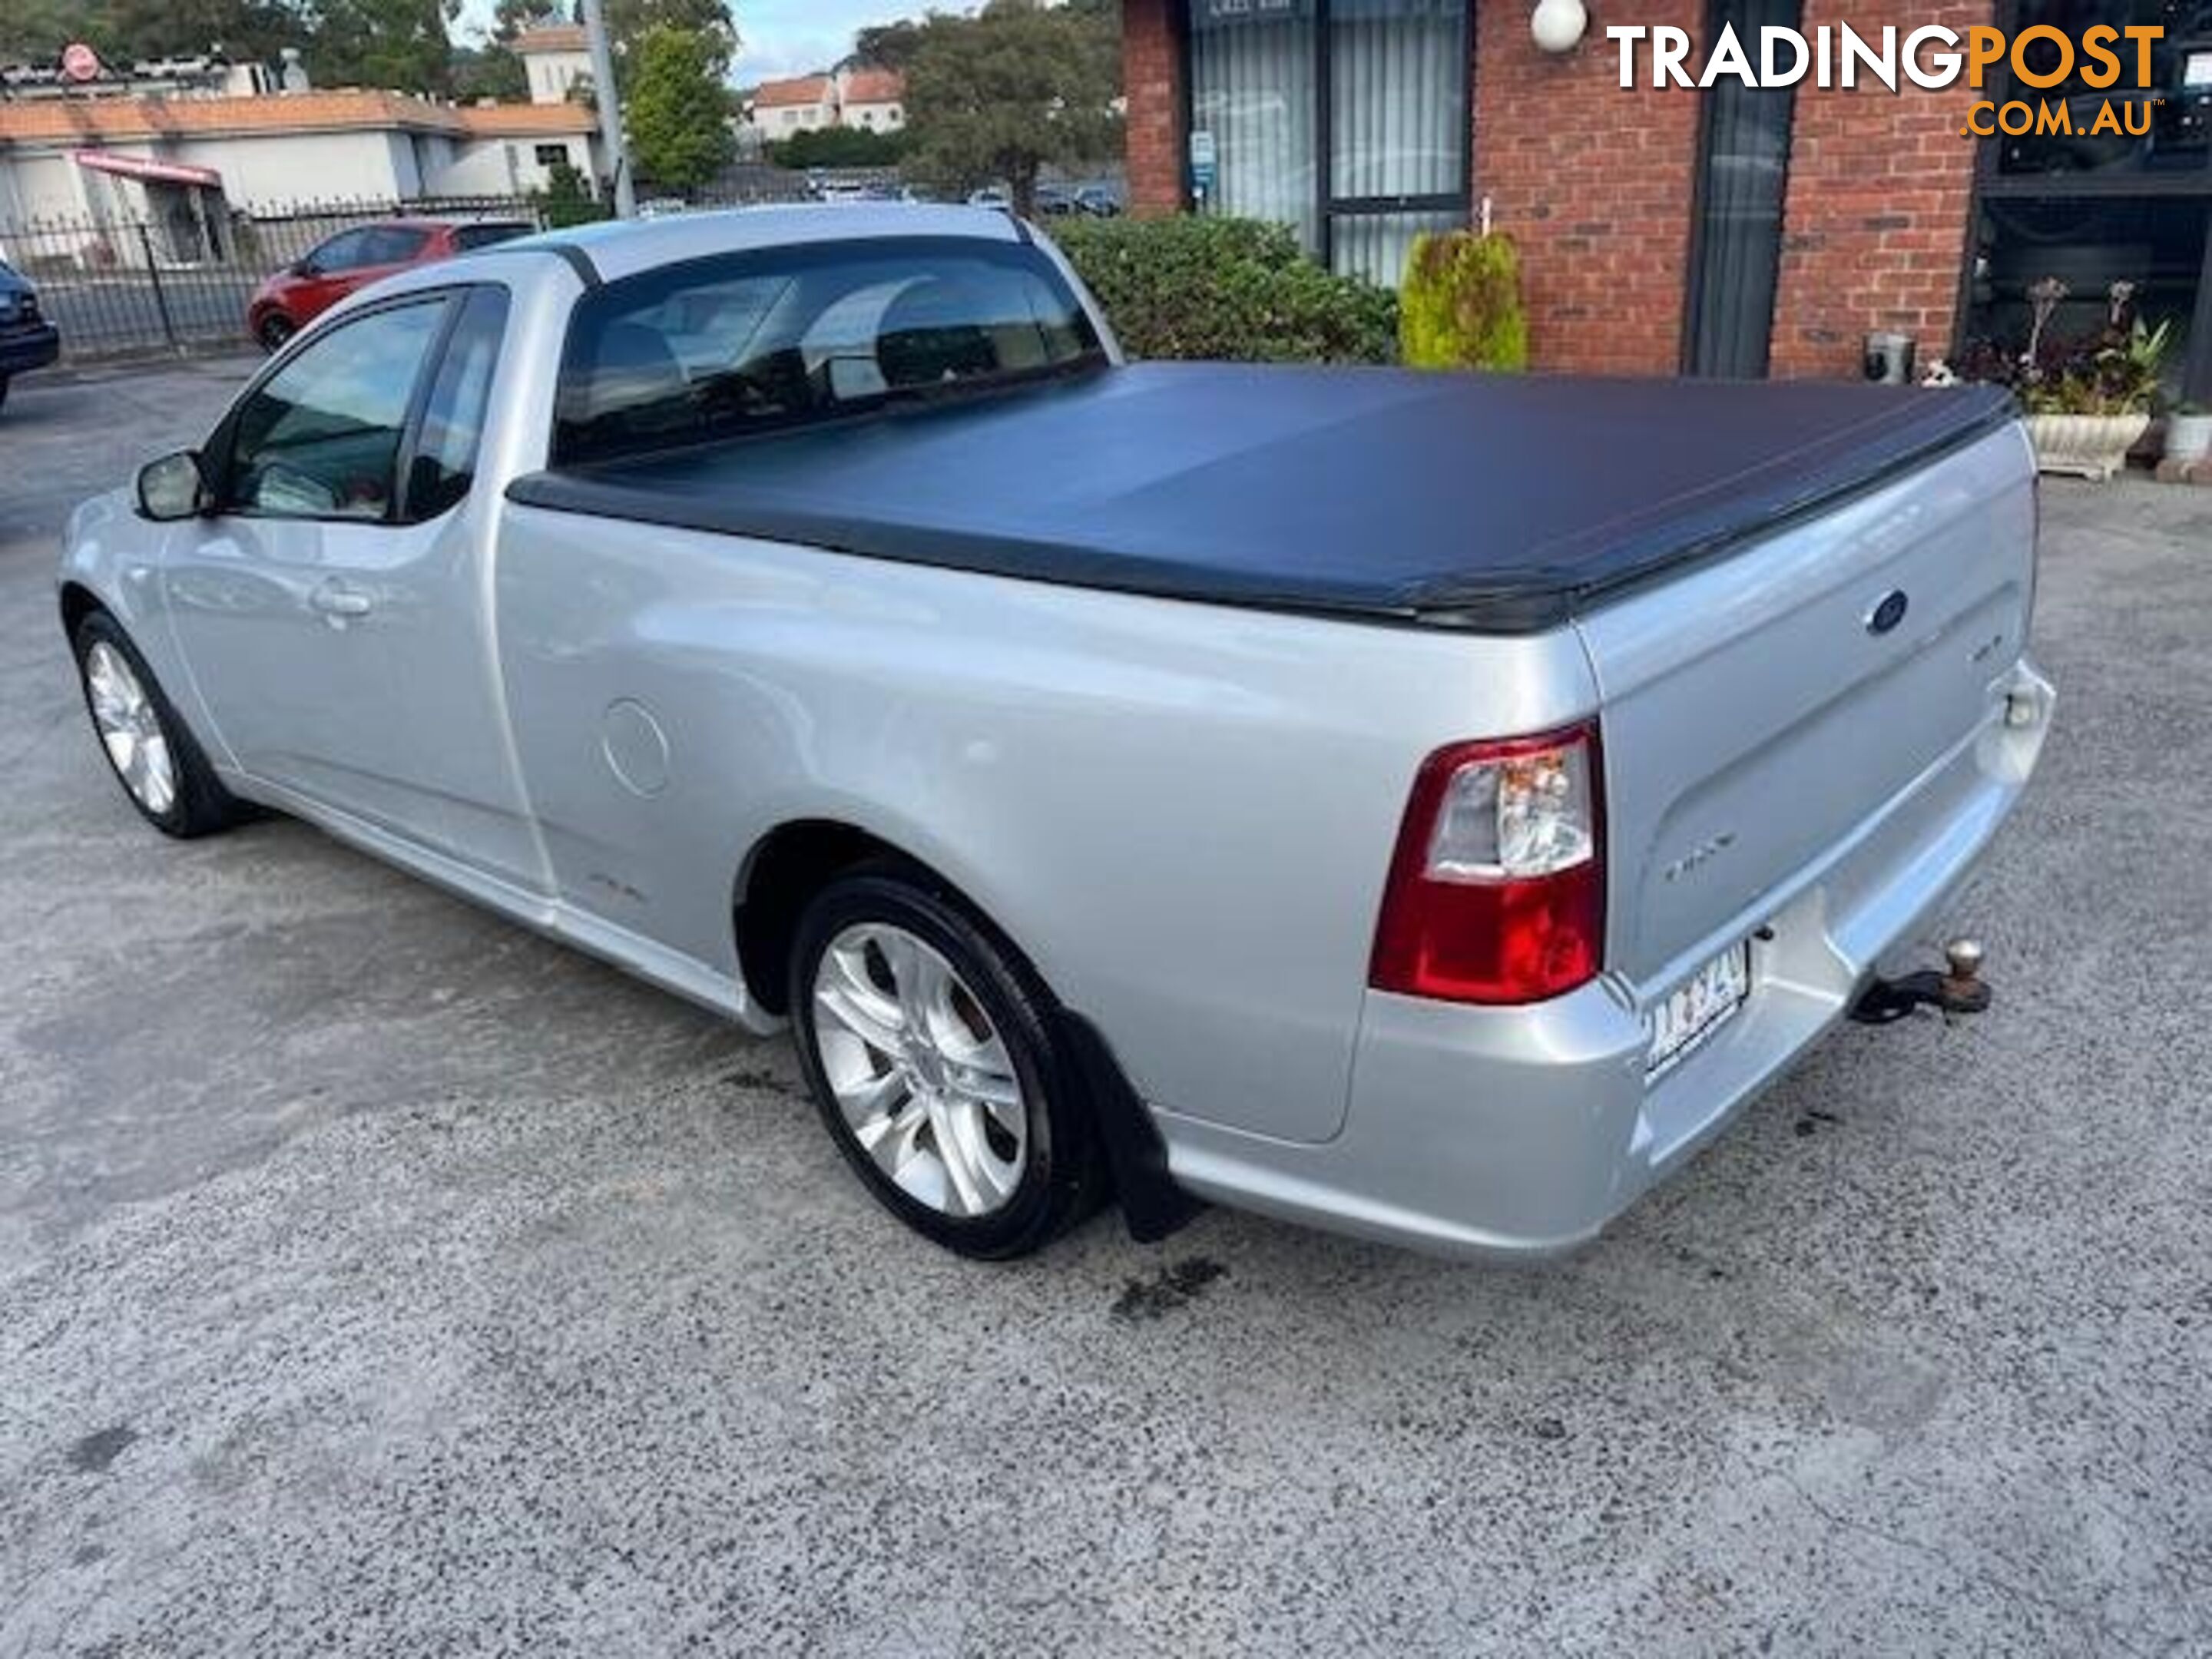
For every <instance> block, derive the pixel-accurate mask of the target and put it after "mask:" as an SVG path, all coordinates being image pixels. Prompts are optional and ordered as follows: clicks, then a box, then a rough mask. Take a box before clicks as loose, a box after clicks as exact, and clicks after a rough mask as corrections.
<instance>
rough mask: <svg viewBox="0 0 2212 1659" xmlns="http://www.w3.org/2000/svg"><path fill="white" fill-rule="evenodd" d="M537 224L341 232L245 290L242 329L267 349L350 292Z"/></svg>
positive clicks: (386, 222)
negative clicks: (250, 295)
mask: <svg viewBox="0 0 2212 1659" xmlns="http://www.w3.org/2000/svg"><path fill="white" fill-rule="evenodd" d="M536 228H537V227H536V226H535V225H532V224H529V223H527V222H524V221H522V220H519V219H472V220H469V221H467V222H461V221H459V220H453V219H382V220H379V221H378V222H376V223H374V224H368V225H356V226H355V227H354V228H352V229H351V230H342V231H340V232H339V233H338V234H337V235H335V236H333V237H331V239H330V240H327V241H325V242H320V243H318V244H317V245H316V246H314V247H313V249H312V250H310V251H309V252H308V253H307V255H306V256H305V257H304V258H301V259H299V260H297V261H295V263H294V264H289V265H288V266H286V267H285V268H284V269H283V270H280V271H278V272H277V273H276V275H275V276H271V277H270V278H269V279H268V280H267V281H266V282H264V283H262V284H261V286H260V287H259V288H258V289H254V290H253V298H252V301H251V302H250V303H249V304H248V305H247V306H246V328H247V330H248V331H250V332H251V333H252V336H253V337H254V338H255V339H257V340H258V341H259V342H260V343H261V348H262V349H263V350H264V351H274V350H276V348H277V347H279V346H281V345H283V343H284V342H285V341H287V340H289V339H290V338H291V337H293V336H294V335H295V334H297V333H298V332H299V331H301V329H303V328H305V327H306V326H307V325H308V324H309V323H311V322H313V320H314V319H316V318H318V317H319V316H321V315H322V313H324V312H325V311H328V310H329V309H330V308H331V307H332V306H334V305H336V304H337V302H338V301H341V300H343V299H344V298H345V296H346V295H349V294H350V293H352V292H353V291H354V290H355V289H358V288H366V287H367V286H368V284H369V283H373V282H374V281H375V280H376V279H377V278H378V277H380V276H390V275H391V274H392V272H393V271H395V270H405V269H406V268H407V267H408V266H409V265H427V264H430V263H431V262H432V261H433V260H436V259H444V258H450V257H451V256H452V255H453V254H456V253H465V252H468V251H469V250H470V249H471V248H477V247H489V246H491V245H492V244H493V243H495V242H505V241H511V240H513V239H514V238H515V237H517V236H527V235H528V234H530V233H531V232H532V231H533V230H535V229H536Z"/></svg>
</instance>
